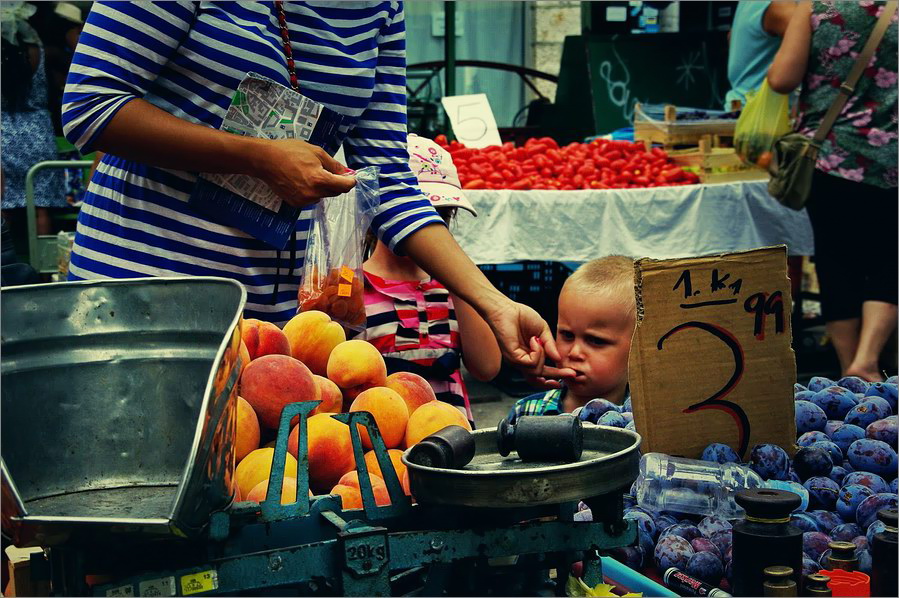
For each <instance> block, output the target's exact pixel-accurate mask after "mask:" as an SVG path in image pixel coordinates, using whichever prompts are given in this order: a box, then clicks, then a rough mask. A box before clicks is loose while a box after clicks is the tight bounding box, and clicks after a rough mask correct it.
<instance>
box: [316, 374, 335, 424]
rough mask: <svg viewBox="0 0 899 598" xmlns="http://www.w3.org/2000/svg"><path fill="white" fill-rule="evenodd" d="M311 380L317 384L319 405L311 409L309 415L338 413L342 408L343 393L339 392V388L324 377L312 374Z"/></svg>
mask: <svg viewBox="0 0 899 598" xmlns="http://www.w3.org/2000/svg"><path fill="white" fill-rule="evenodd" d="M312 379H313V380H315V383H316V384H318V390H319V398H320V399H321V404H320V405H319V406H318V407H316V408H315V409H313V410H312V412H311V413H310V414H309V415H310V416H311V415H315V414H316V413H340V410H341V408H342V407H343V393H341V392H340V387H339V386H337V385H336V384H334V383H333V382H331V381H330V380H328V379H327V378H325V377H324V376H319V375H317V374H312Z"/></svg>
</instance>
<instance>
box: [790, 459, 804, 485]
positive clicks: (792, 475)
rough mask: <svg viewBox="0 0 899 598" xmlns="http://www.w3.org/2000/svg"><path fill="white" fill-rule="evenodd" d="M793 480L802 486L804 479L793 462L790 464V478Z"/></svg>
mask: <svg viewBox="0 0 899 598" xmlns="http://www.w3.org/2000/svg"><path fill="white" fill-rule="evenodd" d="M789 481H791V482H796V483H797V484H799V485H800V486H801V485H802V480H801V479H799V474H798V473H796V471H795V470H794V469H793V464H792V463H791V464H790V480H789Z"/></svg>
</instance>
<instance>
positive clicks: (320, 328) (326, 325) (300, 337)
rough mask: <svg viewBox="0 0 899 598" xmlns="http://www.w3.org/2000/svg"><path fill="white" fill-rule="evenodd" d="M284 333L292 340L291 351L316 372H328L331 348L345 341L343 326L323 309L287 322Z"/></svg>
mask: <svg viewBox="0 0 899 598" xmlns="http://www.w3.org/2000/svg"><path fill="white" fill-rule="evenodd" d="M284 336H286V337H287V341H288V342H289V343H290V354H291V355H293V356H294V358H295V359H299V360H300V361H302V362H303V363H305V364H306V365H307V366H308V367H309V369H310V370H312V373H313V374H318V375H319V376H324V375H325V374H326V373H327V371H328V358H329V357H330V356H331V351H333V350H334V347H336V346H337V345H339V344H340V343H342V342H344V341H346V333H345V332H344V331H343V327H342V326H341V325H340V324H338V323H337V322H334V321H332V320H331V317H330V316H329V315H328V314H326V313H325V312H322V311H316V310H312V311H304V312H303V313H300V314H297V315H295V316H294V317H293V318H291V319H290V321H289V322H287V324H285V325H284Z"/></svg>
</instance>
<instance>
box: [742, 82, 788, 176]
mask: <svg viewBox="0 0 899 598" xmlns="http://www.w3.org/2000/svg"><path fill="white" fill-rule="evenodd" d="M789 112H790V96H788V95H784V94H780V93H776V92H774V91H771V88H770V87H768V80H767V79H765V80H764V81H762V85H761V86H760V87H759V88H758V89H757V90H755V91H752V92H749V93H748V94H746V106H745V107H744V108H743V112H742V113H740V118H739V119H737V125H736V129H735V130H734V149H735V150H736V152H737V155H738V156H740V158H742V160H743V161H744V162H746V163H748V164H754V165H756V166H758V167H759V168H764V169H766V170H767V169H768V165H769V164H770V163H771V158H772V156H773V154H772V148H773V147H774V142H775V141H777V140H778V139H779V138H780V137H782V136H784V135H786V134H787V133H789V132H790V131H792V130H793V129H792V127H791V126H790V118H789Z"/></svg>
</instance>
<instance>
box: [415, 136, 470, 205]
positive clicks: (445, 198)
mask: <svg viewBox="0 0 899 598" xmlns="http://www.w3.org/2000/svg"><path fill="white" fill-rule="evenodd" d="M408 148H409V168H411V170H412V174H414V175H415V176H416V177H417V178H418V186H419V188H420V189H421V190H422V192H423V193H424V194H425V195H426V196H427V197H428V199H430V200H431V205H432V206H434V207H435V208H446V207H449V208H462V209H463V210H468V211H469V212H471V213H472V214H474V215H475V216H477V215H478V213H477V211H476V210H475V209H474V207H473V206H472V205H471V202H470V201H468V199H467V198H466V197H465V194H464V193H462V184H461V183H460V182H459V174H458V173H457V172H456V166H455V165H454V164H453V158H452V156H450V153H449V152H448V151H446V150H445V149H443V148H442V147H440V146H439V145H437V144H436V143H434V142H433V141H431V140H430V139H427V138H425V137H419V136H418V135H415V134H410V135H409V138H408Z"/></svg>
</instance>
